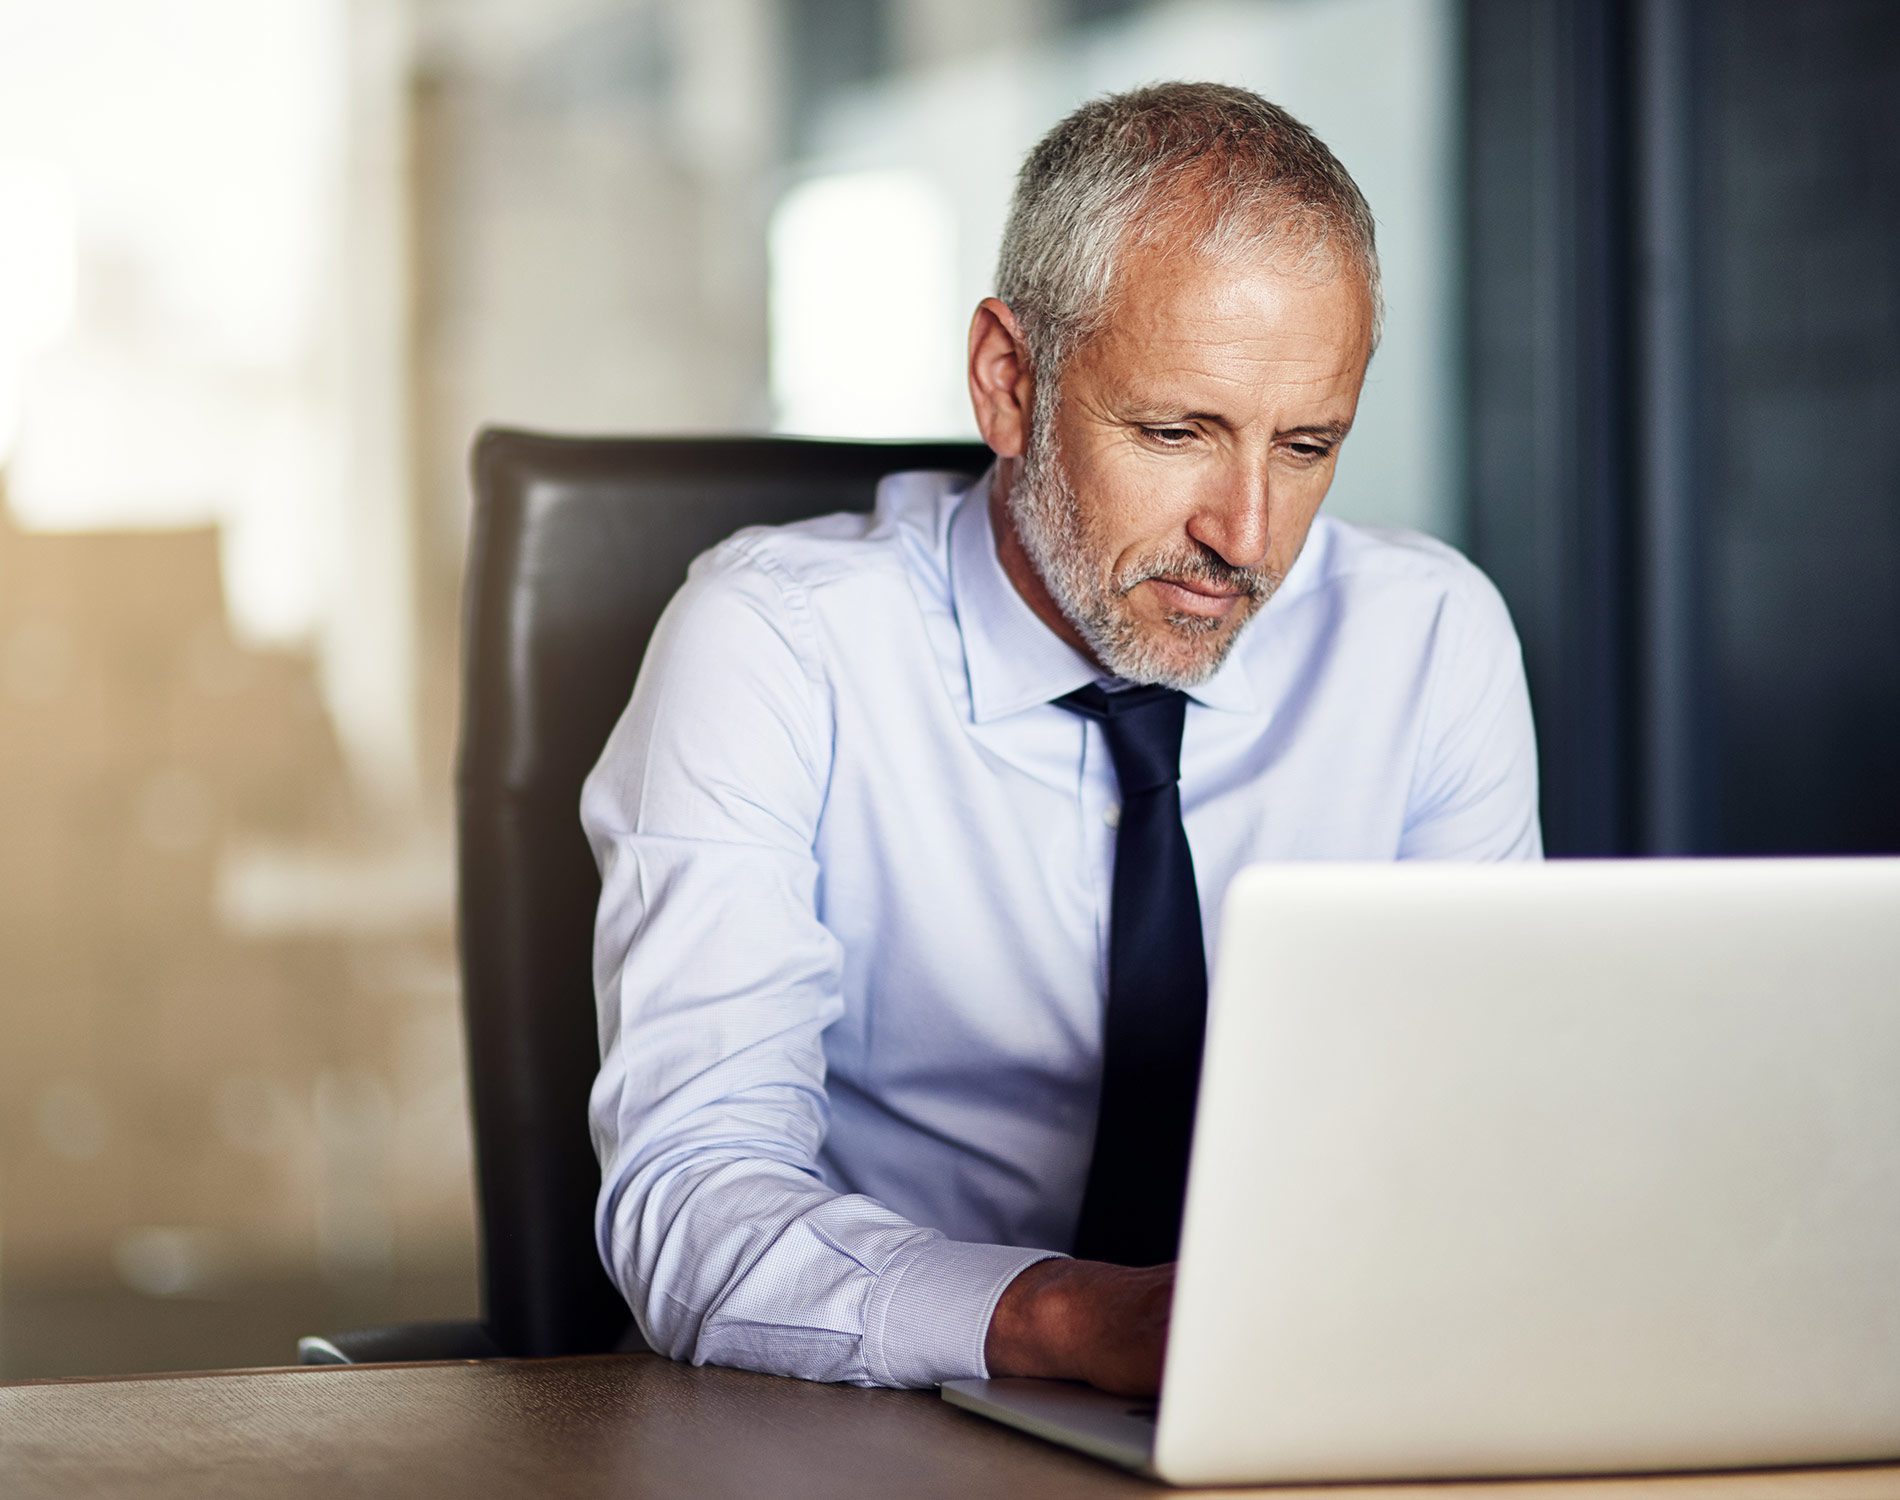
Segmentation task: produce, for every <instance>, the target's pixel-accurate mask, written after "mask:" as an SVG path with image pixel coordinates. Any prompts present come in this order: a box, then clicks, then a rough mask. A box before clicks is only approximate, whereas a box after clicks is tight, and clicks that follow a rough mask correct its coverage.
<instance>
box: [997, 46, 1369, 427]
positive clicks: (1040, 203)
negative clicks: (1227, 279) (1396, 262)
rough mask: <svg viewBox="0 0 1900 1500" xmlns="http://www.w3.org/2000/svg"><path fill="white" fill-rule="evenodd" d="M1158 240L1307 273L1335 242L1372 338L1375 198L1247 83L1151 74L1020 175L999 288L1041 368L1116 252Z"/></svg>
mask: <svg viewBox="0 0 1900 1500" xmlns="http://www.w3.org/2000/svg"><path fill="white" fill-rule="evenodd" d="M1161 239H1167V240H1170V241H1174V242H1178V243H1180V244H1181V245H1182V246H1183V248H1187V249H1191V250H1194V251H1197V252H1199V253H1201V254H1204V255H1209V256H1212V257H1214V258H1216V259H1217V260H1220V261H1224V262H1229V263H1232V262H1237V261H1240V260H1242V259H1246V258H1258V257H1260V256H1262V255H1267V254H1275V255H1285V254H1287V253H1288V252H1291V254H1292V256H1293V258H1294V262H1295V264H1296V266H1298V267H1300V268H1302V269H1305V270H1308V271H1310V272H1311V273H1313V274H1327V273H1328V272H1329V271H1330V270H1331V267H1329V266H1328V265H1327V260H1328V258H1329V256H1331V255H1334V254H1342V253H1343V256H1344V258H1345V260H1346V261H1347V263H1348V264H1349V265H1350V266H1351V267H1352V268H1353V269H1354V270H1355V271H1357V272H1359V273H1361V274H1363V275H1364V277H1365V278H1366V285H1367V287H1368V289H1369V290H1370V292H1371V295H1372V348H1373V349H1377V348H1378V347H1379V335H1380V332H1381V330H1382V328H1383V325H1384V321H1385V308H1384V299H1383V297H1382V295H1381V292H1380V285H1379V255H1378V250H1377V248H1376V246H1375V244H1374V240H1373V224H1372V210H1371V209H1369V208H1368V207H1367V206H1366V200H1365V198H1364V197H1363V196H1361V194H1360V192H1359V188H1358V185H1357V184H1356V183H1354V182H1353V180H1352V176H1351V174H1350V173H1348V172H1347V171H1346V169H1345V168H1344V167H1343V166H1341V165H1340V164H1339V159H1338V158H1337V157H1335V156H1334V155H1333V153H1332V152H1331V151H1329V150H1327V149H1326V146H1325V143H1324V142H1322V141H1321V140H1320V139H1319V137H1318V136H1316V135H1314V134H1313V132H1312V131H1311V130H1309V129H1307V128H1306V126H1304V125H1302V124H1301V123H1300V122H1299V121H1298V120H1296V119H1294V118H1293V116H1291V115H1289V114H1288V113H1287V112H1286V111H1285V110H1283V109H1281V108H1280V107H1279V106H1278V105H1277V104H1269V103H1268V102H1267V101H1266V100H1265V99H1262V98H1261V97H1260V96H1259V95H1258V94H1256V93H1253V92H1251V91H1250V90H1247V89H1242V88H1233V87H1229V86H1228V85H1225V84H1218V83H1161V84H1154V85H1152V86H1150V87H1147V88H1139V89H1132V90H1130V91H1129V92H1127V93H1124V94H1110V95H1108V96H1106V97H1105V98H1101V99H1095V100H1091V101H1090V102H1089V103H1087V104H1085V105H1083V106H1082V107H1081V108H1080V109H1078V110H1077V111H1076V112H1075V113H1074V114H1072V115H1070V116H1069V117H1068V118H1067V119H1066V120H1064V121H1063V122H1062V123H1061V124H1060V125H1057V126H1056V127H1055V129H1053V130H1051V131H1050V132H1049V133H1048V134H1047V135H1046V136H1044V137H1043V138H1042V140H1041V141H1040V142H1038V143H1037V145H1036V148H1035V149H1034V150H1033V151H1031V152H1030V153H1029V157H1028V159H1027V160H1026V161H1025V162H1024V163H1023V168H1022V172H1021V174H1020V175H1019V176H1018V177H1017V179H1016V193H1015V197H1014V198H1013V199H1012V201H1011V203H1010V210H1009V219H1008V222H1007V223H1006V224H1005V226H1004V229H1003V247H1002V254H1001V257H1000V259H999V261H998V264H997V268H996V294H997V296H999V297H1000V298H1002V300H1003V301H1004V302H1005V303H1007V304H1008V306H1009V309H1010V311H1011V312H1013V313H1015V314H1016V320H1017V322H1018V323H1020V324H1021V325H1022V329H1023V335H1024V337H1025V338H1026V339H1027V340H1028V343H1029V353H1030V358H1031V360H1032V362H1033V363H1034V365H1035V367H1036V368H1037V370H1038V371H1039V372H1040V373H1044V374H1053V373H1056V372H1059V371H1060V369H1061V367H1062V365H1063V364H1064V363H1065V362H1066V361H1067V359H1068V358H1069V356H1070V355H1071V354H1072V353H1074V352H1075V350H1076V349H1077V348H1079V347H1080V346H1081V345H1082V344H1084V343H1086V342H1087V341H1088V340H1089V339H1090V338H1091V337H1092V336H1093V335H1094V334H1096V333H1097V332H1099V331H1100V329H1101V327H1102V325H1103V323H1104V322H1105V321H1106V320H1107V317H1108V315H1109V313H1110V312H1111V311H1112V304H1113V299H1114V296H1115V293H1116V290H1117V277H1118V273H1119V269H1120V264H1121V258H1122V256H1123V255H1124V254H1125V253H1126V252H1127V251H1128V250H1129V249H1130V248H1131V247H1137V246H1141V245H1146V244H1151V243H1154V242H1155V241H1157V240H1161ZM1038 404H1039V405H1047V403H1038Z"/></svg>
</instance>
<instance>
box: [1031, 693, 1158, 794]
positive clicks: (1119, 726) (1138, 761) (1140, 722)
mask: <svg viewBox="0 0 1900 1500" xmlns="http://www.w3.org/2000/svg"><path fill="white" fill-rule="evenodd" d="M1056 702H1057V703H1059V704H1060V705H1061V706H1062V707H1064V708H1066V709H1068V710H1069V711H1070V712H1071V713H1078V714H1082V715H1084V716H1085V717H1087V718H1091V719H1094V720H1095V721H1096V722H1097V723H1099V724H1100V725H1101V726H1102V733H1103V734H1104V735H1106V736H1107V737H1108V753H1109V757H1110V758H1111V759H1112V760H1113V761H1114V762H1115V779H1116V780H1117V781H1118V782H1119V783H1120V784H1121V789H1122V799H1123V800H1124V801H1126V800H1127V799H1128V798H1130V797H1136V796H1139V795H1141V793H1143V792H1152V791H1156V790H1158V789H1160V788H1161V787H1164V786H1171V785H1172V784H1173V783H1175V782H1177V781H1179V780H1180V779H1181V731H1182V729H1183V727H1184V726H1185V725H1186V723H1187V694H1185V693H1183V692H1182V691H1181V690H1180V689H1178V688H1170V687H1160V686H1150V687H1133V688H1123V689H1121V691H1119V692H1114V693H1111V692H1106V691H1104V690H1103V689H1101V688H1099V687H1096V686H1095V685H1094V684H1093V683H1091V684H1090V685H1089V686H1088V687H1085V688H1077V689H1076V690H1075V691H1074V692H1073V693H1065V694H1063V696H1062V697H1060V698H1058V699H1056Z"/></svg>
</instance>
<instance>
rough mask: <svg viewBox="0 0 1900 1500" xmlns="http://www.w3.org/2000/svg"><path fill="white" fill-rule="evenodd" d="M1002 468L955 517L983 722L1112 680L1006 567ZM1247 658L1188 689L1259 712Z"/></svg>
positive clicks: (974, 691) (976, 706)
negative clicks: (1000, 516) (1000, 543)
mask: <svg viewBox="0 0 1900 1500" xmlns="http://www.w3.org/2000/svg"><path fill="white" fill-rule="evenodd" d="M995 473H996V471H995V469H994V468H991V469H990V470H988V471H987V472H986V473H985V474H984V475H983V477H982V478H981V479H979V480H977V482H976V483H975V484H974V485H973V486H972V487H971V488H970V490H969V492H968V493H967V494H965V495H964V497H963V499H962V501H961V502H960V503H959V504H958V506H957V511H956V514H955V516H953V517H952V518H951V521H950V598H951V602H952V604H953V605H954V607H955V609H956V612H957V630H958V633H959V634H960V635H961V636H962V638H963V664H964V669H965V670H966V671H967V672H968V673H969V676H970V712H971V717H972V718H973V719H974V720H975V721H976V722H977V723H978V724H987V723H988V722H989V721H990V720H992V719H1001V718H1004V717H1006V716H1007V715H1009V714H1014V713H1021V712H1022V711H1023V710H1024V709H1026V708H1034V707H1037V706H1038V705H1040V704H1044V703H1049V702H1051V701H1053V700H1054V699H1057V698H1060V697H1061V696H1062V695H1063V694H1064V693H1072V692H1074V691H1075V690H1076V689H1077V688H1079V687H1086V686H1087V685H1088V684H1089V683H1091V682H1098V681H1105V680H1107V679H1104V678H1103V677H1102V674H1101V672H1100V670H1099V669H1098V668H1097V667H1096V665H1095V663H1094V662H1092V661H1090V660H1089V659H1088V658H1087V657H1086V656H1084V655H1082V653H1081V652H1079V651H1077V650H1076V649H1075V648H1074V647H1073V646H1071V645H1069V644H1068V642H1066V641H1064V640H1063V639H1062V638H1061V637H1060V636H1058V635H1057V634H1056V633H1055V632H1054V631H1053V630H1051V629H1050V628H1049V627H1048V626H1047V625H1045V624H1043V622H1042V621H1041V620H1040V619H1039V618H1038V617H1037V615H1036V612H1035V611H1034V610H1033V609H1031V608H1030V607H1029V604H1028V601H1027V600H1025V599H1024V598H1023V596H1022V595H1021V594H1019V593H1017V592H1016V585H1015V584H1013V583H1011V582H1010V580H1009V575H1008V574H1007V573H1005V572H1004V571H1003V562H1002V559H1001V558H999V557H998V556H997V555H996V533H995V531H994V530H993V529H992V528H991V526H990V504H989V502H990V486H991V484H992V483H993V481H994V478H995ZM1254 623H1256V622H1252V621H1250V622H1249V625H1248V628H1249V629H1251V628H1252V626H1253V624H1254ZM1242 639H1243V640H1244V639H1245V637H1244V636H1243V637H1242ZM1239 658H1240V651H1239V649H1238V643H1236V649H1235V650H1234V651H1232V652H1230V653H1229V654H1228V657H1227V660H1226V661H1225V662H1223V663H1222V664H1221V668H1220V670H1219V671H1218V672H1216V673H1215V674H1214V675H1213V676H1212V677H1210V678H1208V679H1207V681H1205V682H1203V683H1200V684H1199V685H1197V686H1195V687H1191V688H1189V689H1187V695H1188V696H1189V697H1190V698H1192V699H1193V700H1194V701H1195V702H1196V703H1200V704H1204V705H1205V706H1206V707H1208V708H1213V709H1219V710H1220V711H1222V712H1224V713H1253V712H1256V711H1257V709H1258V700H1257V699H1256V697H1255V694H1254V690H1253V683H1252V682H1251V681H1250V680H1249V679H1248V677H1247V674H1246V672H1245V671H1244V670H1243V668H1242V667H1241V664H1240V659H1239Z"/></svg>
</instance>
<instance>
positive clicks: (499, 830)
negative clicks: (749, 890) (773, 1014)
mask: <svg viewBox="0 0 1900 1500" xmlns="http://www.w3.org/2000/svg"><path fill="white" fill-rule="evenodd" d="M988 462H989V452H988V450H987V449H985V448H983V447H981V446H980V445H976V444H969V443H906V444H885V443H841V442H822V441H814V440H807V439H797V438H713V439H698V438H562V437H550V436H545V435H542V434H539V433H532V432H514V431H506V430H500V429H493V430H489V431H486V432H484V433H482V435H481V436H480V438H479V439H478V440H477V441H476V444H475V453H474V478H475V519H474V528H473V534H472V537H471V541H470V547H469V563H468V586H467V597H466V600H465V611H466V613H465V616H464V631H463V710H462V738H461V757H460V767H459V771H458V774H457V778H456V804H457V822H458V829H459V855H458V862H459V868H460V890H461V897H460V908H461V956H462V989H463V1002H462V1003H463V1012H464V1017H465V1021H466V1025H467V1033H468V1064H469V1090H470V1101H471V1105H472V1108H473V1113H474V1130H475V1163H476V1176H477V1187H478V1193H479V1199H480V1205H481V1238H482V1303H483V1319H482V1321H481V1322H480V1323H417V1324H401V1325H397V1326H395V1327H390V1328H374V1329H364V1330H360V1331H358V1332H355V1333H348V1334H339V1335H335V1336H333V1337H328V1338H306V1339H304V1340H302V1341H301V1343H300V1344H299V1349H298V1353H299V1357H300V1358H301V1359H302V1360H303V1362H304V1363H306V1364H323V1363H357V1362H365V1361H371V1360H375V1361H384V1360H416V1359H467V1358H481V1357H485V1356H493V1355H551V1354H580V1353H592V1352H596V1351H600V1350H606V1349H612V1348H615V1347H617V1346H620V1345H622V1343H623V1341H624V1340H626V1338H627V1337H628V1335H629V1332H630V1329H631V1324H632V1319H631V1316H630V1315H629V1313H628V1311H627V1306H626V1303H625V1302H624V1301H622V1299H621V1297H620V1294H619V1292H618V1291H617V1290H615V1288H614V1286H613V1284H612V1283H611V1282H609V1281H608V1279H607V1277H606V1274H605V1272H603V1271H602V1269H601V1266H600V1261H599V1257H598V1255H597V1254H596V1252H595V1248H594V1232H593V1211H594V1198H595V1195H596V1193H597V1192H598V1189H599V1185H600V1169H599V1166H598V1164H597V1163H596V1162H595V1160H594V1152H593V1147H592V1144H591V1143H590V1141H589V1138H588V1133H587V1095H588V1090H589V1087H590V1086H591V1085H592V1083H593V1079H594V1073H595V1071H596V1069H597V1068H598V1066H599V1060H600V1059H599V1051H598V1043H597V1041H596V1036H595V1022H594V992H593V971H592V942H593V924H594V908H595V905H596V903H597V901H598V900H599V896H600V881H599V877H598V876H597V875H596V873H595V870H594V862H593V857H592V855H591V854H590V852H589V850H588V848H587V841H586V839H585V838H584V837H583V836H582V834H581V827H580V816H579V805H580V789H581V782H582V780H583V779H584V778H585V777H586V775H587V772H588V770H589V769H590V768H591V767H592V766H593V763H594V761H595V759H596V757H597V756H598V755H599V754H600V750H601V747H602V746H603V745H604V744H605V743H606V740H607V735H608V732H609V731H610V730H611V729H612V728H613V725H614V721H615V720H616V719H617V718H618V717H619V715H620V711H621V709H622V708H623V707H625V705H626V702H627V697H628V695H629V694H630V693H631V692H632V690H633V681H634V676H635V674H636V673H637V672H638V671H639V668H640V658H641V656H642V654H643V653H644V652H645V650H646V645H647V640H648V638H649V637H650V636H651V635H652V633H653V627H654V624H655V623H656V622H657V621H658V619H659V616H660V611H661V610H662V609H663V608H664V607H665V605H666V602H667V600H668V599H669V598H671V597H672V595H673V591H674V590H675V589H677V588H678V587H679V585H680V583H681V582H682V581H683V580H684V579H685V577H686V567H687V564H688V563H690V562H691V561H692V559H693V558H694V557H695V556H697V555H698V554H699V553H700V552H703V551H704V550H705V549H706V548H708V547H710V546H712V545H713V544H714V543H716V542H718V541H720V540H721V539H723V538H725V537H727V536H730V535H731V534H732V533H733V532H734V531H737V530H738V529H739V528H741V527H743V526H752V525H759V524H767V525H770V524H778V523H782V522H786V521H794V520H798V519H801V518H803V517H806V516H814V515H823V514H825V513H826V512H829V511H839V510H867V509H869V508H870V504H871V499H872V495H873V492H874V490H875V487H876V484H877V481H878V478H879V477H880V476H881V475H884V474H888V473H892V472H894V471H896V470H899V469H950V470H956V471H961V472H965V473H977V472H980V471H981V470H982V468H983V467H984V466H985V465H986V464H987V463H988Z"/></svg>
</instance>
